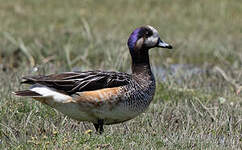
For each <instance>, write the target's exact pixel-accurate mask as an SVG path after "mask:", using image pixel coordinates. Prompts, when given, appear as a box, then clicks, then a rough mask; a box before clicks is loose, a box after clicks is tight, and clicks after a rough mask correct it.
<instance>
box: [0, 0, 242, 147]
mask: <svg viewBox="0 0 242 150" xmlns="http://www.w3.org/2000/svg"><path fill="white" fill-rule="evenodd" d="M0 2H1V5H0V20H1V21H0V41H1V44H0V149H44V148H45V149H67V148H70V147H71V148H73V149H241V148H242V94H241V93H242V92H241V93H240V94H239V93H238V90H239V87H240V86H241V84H242V71H241V68H242V50H241V47H242V42H241V41H242V27H241V24H242V19H241V18H242V3H241V2H240V1H239V0H230V1H226V0H214V1H210V0H197V1H190V0H176V1H170V0H162V1H161V0H150V1H147V0H139V1H138V0H122V1H121V0H116V1H107V0H103V1H88V0H84V1H79V0H69V1H65V0H58V1H44V0H38V1H33V0H21V1H16V0H8V1H4V0H0ZM146 24H149V25H152V26H154V27H155V28H157V30H158V31H159V33H160V36H161V39H163V40H164V41H166V42H167V43H169V44H172V45H173V47H174V49H173V50H166V49H153V50H151V51H150V59H151V64H152V68H153V71H154V73H155V76H156V79H157V90H156V95H155V98H154V100H153V102H152V103H151V105H150V107H149V109H148V110H147V112H146V113H144V114H142V115H140V116H138V117H137V118H135V119H133V120H131V121H128V122H126V123H123V124H118V125H112V126H105V127H104V130H105V132H104V134H102V135H99V134H96V133H95V132H94V127H93V126H92V124H90V123H79V122H77V121H74V120H72V119H70V118H68V117H65V116H64V115H63V114H61V113H59V112H57V111H56V110H54V109H52V108H50V107H48V106H45V105H42V104H40V103H39V102H36V101H33V100H31V99H29V98H18V97H15V96H14V95H12V94H11V92H12V91H15V90H19V89H24V88H27V87H26V86H20V84H19V81H20V80H21V76H23V75H28V74H49V73H57V72H63V71H70V70H81V71H84V70H93V69H103V70H116V71H121V72H130V56H129V52H128V49H127V46H126V42H127V39H128V36H129V34H130V33H131V31H133V30H134V29H135V28H136V27H139V26H141V25H146ZM236 92H237V93H236Z"/></svg>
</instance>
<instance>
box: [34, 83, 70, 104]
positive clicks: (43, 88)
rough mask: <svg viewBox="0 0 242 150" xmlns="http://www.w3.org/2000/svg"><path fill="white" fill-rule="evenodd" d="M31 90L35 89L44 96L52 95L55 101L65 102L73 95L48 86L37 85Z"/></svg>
mask: <svg viewBox="0 0 242 150" xmlns="http://www.w3.org/2000/svg"><path fill="white" fill-rule="evenodd" d="M30 91H34V92H36V93H38V94H40V95H42V96H43V97H52V99H53V100H54V101H55V102H62V103H65V102H66V101H68V100H70V99H71V97H70V96H68V95H65V94H62V93H59V92H57V91H55V90H53V89H51V88H48V87H46V86H35V87H31V88H30Z"/></svg>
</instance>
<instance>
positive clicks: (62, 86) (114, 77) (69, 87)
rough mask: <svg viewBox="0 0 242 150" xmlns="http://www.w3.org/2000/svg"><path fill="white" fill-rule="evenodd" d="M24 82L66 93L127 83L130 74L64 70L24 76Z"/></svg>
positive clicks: (129, 80) (129, 79)
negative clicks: (57, 72) (62, 71)
mask: <svg viewBox="0 0 242 150" xmlns="http://www.w3.org/2000/svg"><path fill="white" fill-rule="evenodd" d="M23 79H24V81H22V82H21V83H24V84H33V85H34V84H40V85H44V86H47V87H49V88H53V89H55V90H57V91H61V92H64V93H66V94H68V95H71V94H74V93H76V92H84V91H94V90H99V89H104V88H113V87H119V86H124V85H127V84H129V83H130V82H131V80H132V79H131V75H129V74H127V73H120V72H111V71H99V70H96V71H86V72H64V73H60V74H51V75H47V76H25V77H23Z"/></svg>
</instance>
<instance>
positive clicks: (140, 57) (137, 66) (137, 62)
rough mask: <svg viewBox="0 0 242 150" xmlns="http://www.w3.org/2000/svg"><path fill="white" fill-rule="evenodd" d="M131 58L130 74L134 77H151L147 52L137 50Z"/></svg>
mask: <svg viewBox="0 0 242 150" xmlns="http://www.w3.org/2000/svg"><path fill="white" fill-rule="evenodd" d="M131 57H132V73H133V74H135V75H142V74H143V75H146V76H147V75H152V72H151V68H150V60H149V52H148V50H139V51H136V53H135V54H131Z"/></svg>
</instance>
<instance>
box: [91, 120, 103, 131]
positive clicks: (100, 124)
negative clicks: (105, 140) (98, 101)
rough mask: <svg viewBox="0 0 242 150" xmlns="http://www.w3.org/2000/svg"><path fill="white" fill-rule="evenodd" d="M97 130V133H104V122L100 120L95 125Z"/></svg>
mask: <svg viewBox="0 0 242 150" xmlns="http://www.w3.org/2000/svg"><path fill="white" fill-rule="evenodd" d="M93 125H94V127H95V129H96V132H99V133H100V134H102V133H103V131H104V130H103V120H101V119H100V120H98V121H97V123H93Z"/></svg>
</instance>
